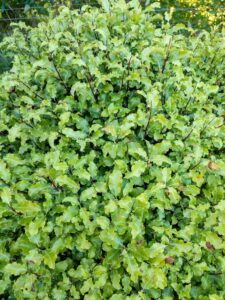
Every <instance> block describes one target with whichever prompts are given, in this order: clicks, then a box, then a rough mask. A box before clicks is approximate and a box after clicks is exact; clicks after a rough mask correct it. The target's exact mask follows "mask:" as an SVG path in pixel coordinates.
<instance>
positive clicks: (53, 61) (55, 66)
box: [51, 55, 69, 92]
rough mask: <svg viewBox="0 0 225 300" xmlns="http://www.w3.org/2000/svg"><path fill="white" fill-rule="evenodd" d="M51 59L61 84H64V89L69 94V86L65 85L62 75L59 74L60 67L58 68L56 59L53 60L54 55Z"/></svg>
mask: <svg viewBox="0 0 225 300" xmlns="http://www.w3.org/2000/svg"><path fill="white" fill-rule="evenodd" d="M51 59H52V63H53V66H54V68H55V70H56V73H57V75H58V78H59V80H60V81H61V83H62V85H63V86H64V88H65V89H66V91H67V92H69V87H68V85H67V84H66V83H65V81H64V80H63V78H62V76H61V74H60V72H59V69H58V67H57V65H56V63H55V60H54V58H53V55H52V56H51Z"/></svg>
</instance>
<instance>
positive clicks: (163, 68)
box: [161, 36, 173, 74]
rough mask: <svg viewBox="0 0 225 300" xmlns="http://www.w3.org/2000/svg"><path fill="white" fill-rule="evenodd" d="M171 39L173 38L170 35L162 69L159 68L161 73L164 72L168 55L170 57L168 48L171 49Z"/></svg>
mask: <svg viewBox="0 0 225 300" xmlns="http://www.w3.org/2000/svg"><path fill="white" fill-rule="evenodd" d="M172 40H173V36H171V38H170V41H169V44H168V47H167V51H166V57H165V60H164V63H163V66H162V70H161V73H162V74H163V73H164V71H165V69H166V65H167V63H168V60H169V57H170V49H171V46H172Z"/></svg>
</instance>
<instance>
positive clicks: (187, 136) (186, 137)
mask: <svg viewBox="0 0 225 300" xmlns="http://www.w3.org/2000/svg"><path fill="white" fill-rule="evenodd" d="M194 128H195V126H193V128H192V129H191V130H190V132H189V133H188V134H187V135H186V136H185V137H184V138H183V142H185V141H186V140H187V139H188V138H189V136H190V135H191V134H192V132H193V130H194Z"/></svg>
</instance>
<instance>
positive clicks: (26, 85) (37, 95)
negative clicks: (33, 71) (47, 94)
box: [17, 78, 44, 100]
mask: <svg viewBox="0 0 225 300" xmlns="http://www.w3.org/2000/svg"><path fill="white" fill-rule="evenodd" d="M17 80H18V81H19V82H20V83H22V84H23V85H24V86H25V87H27V88H28V89H29V90H30V91H31V92H32V93H33V94H34V95H35V96H36V97H38V98H39V99H41V100H44V98H43V97H42V96H40V95H39V94H38V93H36V92H34V91H32V90H31V87H30V86H29V85H28V84H26V83H25V82H23V81H22V80H21V79H19V78H17Z"/></svg>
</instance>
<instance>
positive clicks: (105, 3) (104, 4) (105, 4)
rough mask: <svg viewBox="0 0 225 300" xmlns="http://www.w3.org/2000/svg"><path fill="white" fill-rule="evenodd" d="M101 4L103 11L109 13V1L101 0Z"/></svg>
mask: <svg viewBox="0 0 225 300" xmlns="http://www.w3.org/2000/svg"><path fill="white" fill-rule="evenodd" d="M101 3H102V6H103V8H104V10H105V11H106V12H107V13H108V12H109V11H110V9H109V0H101Z"/></svg>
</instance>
